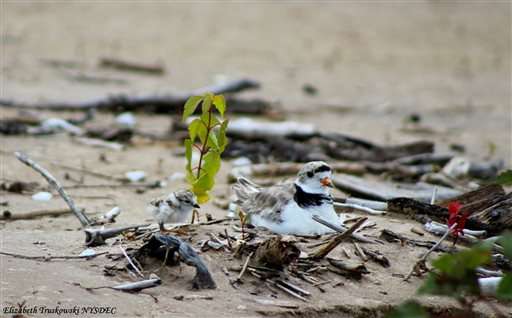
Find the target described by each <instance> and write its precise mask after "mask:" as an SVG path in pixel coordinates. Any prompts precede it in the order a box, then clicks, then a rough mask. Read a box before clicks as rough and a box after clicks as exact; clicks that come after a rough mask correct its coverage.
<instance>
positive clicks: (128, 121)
mask: <svg viewBox="0 0 512 318" xmlns="http://www.w3.org/2000/svg"><path fill="white" fill-rule="evenodd" d="M116 124H117V125H118V126H119V127H121V128H128V129H133V128H135V125H136V124H137V119H135V116H133V114H132V113H128V112H127V113H122V114H120V115H119V116H117V117H116Z"/></svg>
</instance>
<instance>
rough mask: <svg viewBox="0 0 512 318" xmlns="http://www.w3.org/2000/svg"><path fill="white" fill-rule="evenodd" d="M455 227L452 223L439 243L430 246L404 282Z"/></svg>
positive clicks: (455, 224)
mask: <svg viewBox="0 0 512 318" xmlns="http://www.w3.org/2000/svg"><path fill="white" fill-rule="evenodd" d="M456 226H457V223H454V224H452V226H450V228H449V229H448V230H447V231H446V232H445V233H444V234H443V236H441V238H440V239H439V241H437V243H436V244H434V246H432V247H431V248H430V249H429V250H428V251H427V252H426V253H425V254H423V256H421V258H420V259H419V260H418V261H417V262H416V263H415V264H414V266H413V267H412V269H411V271H410V272H409V274H407V276H405V278H404V281H408V280H409V278H411V276H412V274H413V273H414V272H415V271H416V270H417V268H418V267H419V266H421V265H423V264H425V261H426V260H427V257H428V256H429V255H430V254H431V253H432V252H433V251H435V250H436V249H437V248H438V247H439V245H441V243H442V242H443V241H444V240H445V239H446V238H447V237H448V235H449V234H450V232H451V231H452V230H453V229H454V228H455V227H456Z"/></svg>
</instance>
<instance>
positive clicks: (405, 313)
mask: <svg viewBox="0 0 512 318" xmlns="http://www.w3.org/2000/svg"><path fill="white" fill-rule="evenodd" d="M428 317H429V315H428V313H427V311H426V310H425V309H423V307H421V306H420V305H419V304H418V303H417V302H415V301H412V300H409V301H407V302H405V303H403V304H401V305H400V306H398V307H396V308H395V309H394V310H393V311H391V312H390V313H389V314H388V315H386V318H428Z"/></svg>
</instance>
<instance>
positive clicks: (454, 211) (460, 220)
mask: <svg viewBox="0 0 512 318" xmlns="http://www.w3.org/2000/svg"><path fill="white" fill-rule="evenodd" d="M461 208H462V205H461V204H460V202H458V201H453V202H450V203H449V204H448V212H449V213H450V216H449V217H448V228H451V227H452V226H453V225H454V224H455V223H457V225H455V227H454V228H453V229H452V233H453V235H454V236H455V237H458V236H459V234H461V235H464V233H463V232H462V230H464V226H465V224H466V220H467V219H468V217H469V212H466V213H464V214H461V213H459V212H460V209H461Z"/></svg>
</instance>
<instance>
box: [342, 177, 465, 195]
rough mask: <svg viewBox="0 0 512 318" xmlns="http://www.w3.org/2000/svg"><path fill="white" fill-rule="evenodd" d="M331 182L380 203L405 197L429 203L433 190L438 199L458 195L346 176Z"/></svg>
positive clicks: (419, 185)
mask: <svg viewBox="0 0 512 318" xmlns="http://www.w3.org/2000/svg"><path fill="white" fill-rule="evenodd" d="M333 182H334V185H335V186H336V187H338V188H339V189H340V190H343V191H346V192H349V193H353V194H357V195H360V196H363V197H366V198H371V199H376V200H381V201H387V200H390V199H394V198H400V197H406V198H412V199H416V200H418V201H422V202H429V201H430V198H431V197H432V192H433V190H434V188H437V189H438V192H437V197H438V198H440V199H449V198H453V197H456V196H457V195H459V194H460V192H459V191H456V190H453V189H450V188H446V187H440V186H437V187H436V186H433V185H430V184H427V183H416V184H405V183H391V182H385V181H371V180H365V179H363V178H359V177H356V176H351V175H348V174H337V175H335V176H334V177H333Z"/></svg>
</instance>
